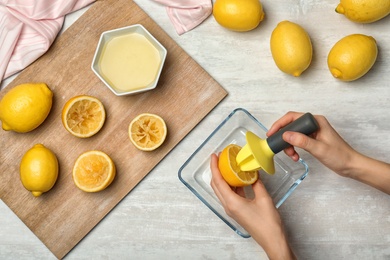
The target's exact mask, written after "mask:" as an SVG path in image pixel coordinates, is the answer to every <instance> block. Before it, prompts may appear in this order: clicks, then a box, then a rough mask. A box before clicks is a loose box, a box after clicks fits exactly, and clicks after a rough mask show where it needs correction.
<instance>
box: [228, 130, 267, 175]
mask: <svg viewBox="0 0 390 260" xmlns="http://www.w3.org/2000/svg"><path fill="white" fill-rule="evenodd" d="M245 138H246V145H244V147H243V148H242V149H241V150H240V151H239V152H238V154H237V157H236V161H237V164H238V166H239V167H240V169H241V170H242V171H253V170H260V169H263V170H264V171H265V172H266V173H268V174H274V173H275V164H274V155H275V154H274V152H273V151H272V150H271V148H270V147H269V146H268V143H267V140H266V139H261V138H260V137H258V136H257V135H255V134H254V133H252V132H250V131H248V132H246V134H245Z"/></svg>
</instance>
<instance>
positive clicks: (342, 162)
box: [267, 112, 358, 176]
mask: <svg viewBox="0 0 390 260" xmlns="http://www.w3.org/2000/svg"><path fill="white" fill-rule="evenodd" d="M302 115H303V113H298V112H288V113H287V114H285V115H284V116H283V117H281V118H280V119H279V120H277V121H276V122H275V123H274V124H273V125H272V126H271V128H270V129H269V131H268V132H267V136H271V135H272V134H274V133H276V132H277V131H278V130H279V129H281V128H283V127H284V126H286V125H288V124H289V123H291V122H293V121H295V120H296V119H298V118H299V117H300V116H302ZM314 118H315V119H316V120H317V122H318V125H319V129H318V131H317V132H315V133H314V134H312V135H310V136H306V135H304V134H301V133H298V132H291V131H287V132H285V133H284V134H283V140H284V141H286V142H288V143H289V144H291V145H292V146H290V147H288V148H286V149H285V153H286V154H287V155H288V156H290V157H291V158H292V159H293V160H294V161H297V160H298V159H299V155H298V153H297V151H296V150H295V149H294V146H295V147H299V148H302V149H304V150H306V151H307V152H309V153H311V154H312V155H313V156H314V157H316V158H317V159H318V160H319V161H320V162H321V163H323V164H324V165H325V166H327V167H328V168H329V169H331V170H333V171H334V172H336V173H338V174H340V175H342V176H348V175H349V174H350V172H351V169H352V168H353V165H351V163H352V162H353V160H352V159H353V158H354V157H356V156H357V155H358V153H357V152H356V151H355V150H354V149H353V148H352V147H351V146H350V145H349V144H348V143H347V142H345V141H344V139H343V138H342V137H341V136H340V135H339V134H338V133H337V132H336V130H335V129H334V128H333V127H332V126H331V125H330V124H329V122H328V120H327V119H326V118H325V117H324V116H321V115H315V116H314Z"/></svg>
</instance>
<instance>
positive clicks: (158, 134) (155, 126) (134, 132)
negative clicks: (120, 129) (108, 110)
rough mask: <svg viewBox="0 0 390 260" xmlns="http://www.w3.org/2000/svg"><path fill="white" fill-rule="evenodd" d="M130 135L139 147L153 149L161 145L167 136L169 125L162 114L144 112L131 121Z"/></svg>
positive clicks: (143, 149) (147, 149)
mask: <svg viewBox="0 0 390 260" xmlns="http://www.w3.org/2000/svg"><path fill="white" fill-rule="evenodd" d="M129 137H130V141H131V142H132V143H133V144H134V145H135V147H137V148H138V149H140V150H142V151H153V150H155V149H157V148H158V147H160V146H161V145H162V144H163V142H164V140H165V138H166V137H167V126H166V124H165V121H164V120H163V119H162V118H161V117H160V116H158V115H155V114H148V113H143V114H140V115H138V116H137V117H135V118H134V119H133V121H131V123H130V125H129Z"/></svg>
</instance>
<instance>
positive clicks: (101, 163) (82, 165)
mask: <svg viewBox="0 0 390 260" xmlns="http://www.w3.org/2000/svg"><path fill="white" fill-rule="evenodd" d="M115 174H116V170H115V164H114V162H113V161H112V160H111V158H110V157H109V156H108V155H107V154H105V153H104V152H102V151H97V150H93V151H88V152H85V153H83V154H81V155H80V156H79V157H78V158H77V160H76V162H75V164H74V166H73V181H74V183H75V184H76V186H77V187H78V188H79V189H80V190H82V191H85V192H98V191H101V190H104V189H105V188H107V187H108V186H109V185H110V184H111V182H112V181H113V180H114V178H115Z"/></svg>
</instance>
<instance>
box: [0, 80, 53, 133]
mask: <svg viewBox="0 0 390 260" xmlns="http://www.w3.org/2000/svg"><path fill="white" fill-rule="evenodd" d="M52 100H53V92H52V91H51V90H50V89H49V87H48V86H47V85H46V84H45V83H26V84H21V85H18V86H16V87H14V88H12V89H11V90H10V91H8V93H6V94H5V95H4V96H3V98H2V99H1V101H0V120H1V121H2V127H3V129H4V130H6V131H9V130H13V131H15V132H19V133H26V132H29V131H32V130H34V129H35V128H37V127H38V126H39V125H40V124H42V123H43V121H45V119H46V117H47V116H48V115H49V112H50V110H51V106H52V102H53V101H52Z"/></svg>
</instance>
